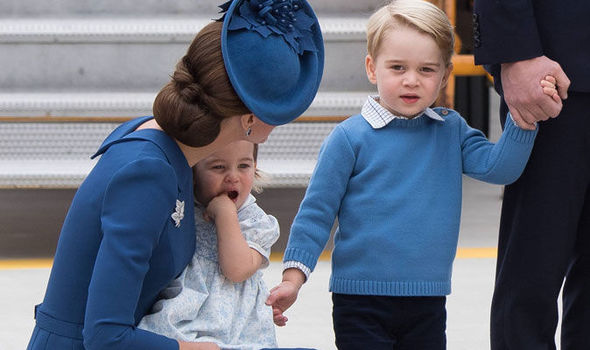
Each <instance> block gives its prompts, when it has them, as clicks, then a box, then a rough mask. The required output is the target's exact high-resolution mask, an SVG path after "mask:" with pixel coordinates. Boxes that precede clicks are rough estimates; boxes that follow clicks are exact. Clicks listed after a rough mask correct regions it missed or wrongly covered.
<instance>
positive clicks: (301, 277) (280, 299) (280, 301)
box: [266, 268, 305, 327]
mask: <svg viewBox="0 0 590 350" xmlns="http://www.w3.org/2000/svg"><path fill="white" fill-rule="evenodd" d="M304 282H305V274H304V273H303V272H301V271H300V270H298V269H294V268H292V269H287V270H285V271H284V272H283V282H281V284H279V285H278V286H276V287H274V288H273V289H271V290H270V295H269V296H268V298H267V299H266V305H270V306H272V316H273V321H274V323H275V324H276V325H277V326H279V327H282V326H284V325H286V324H287V321H288V319H287V317H286V316H285V315H284V314H283V313H284V312H285V311H287V309H288V308H289V307H291V305H293V303H295V301H296V300H297V294H298V293H299V289H301V286H302V285H303V283H304Z"/></svg>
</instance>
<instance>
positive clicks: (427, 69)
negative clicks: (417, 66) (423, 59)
mask: <svg viewBox="0 0 590 350" xmlns="http://www.w3.org/2000/svg"><path fill="white" fill-rule="evenodd" d="M422 71H423V72H427V73H431V72H434V68H431V67H424V68H422Z"/></svg>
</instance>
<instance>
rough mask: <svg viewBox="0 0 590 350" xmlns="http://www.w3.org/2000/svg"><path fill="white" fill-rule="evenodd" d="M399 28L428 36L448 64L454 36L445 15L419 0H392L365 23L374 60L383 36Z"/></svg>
mask: <svg viewBox="0 0 590 350" xmlns="http://www.w3.org/2000/svg"><path fill="white" fill-rule="evenodd" d="M398 26H409V27H411V28H414V29H416V30H418V31H419V32H421V33H425V34H428V35H430V36H431V37H432V38H433V39H434V41H435V42H436V44H437V45H438V47H439V48H440V50H441V53H442V56H443V60H444V62H445V64H446V65H447V66H448V65H450V64H451V58H452V56H453V47H454V44H455V37H454V34H453V27H452V26H451V23H450V22H449V19H448V18H447V15H446V14H445V13H444V12H443V11H442V10H441V9H439V8H438V7H436V6H435V5H433V4H431V3H429V2H427V1H422V0H392V1H391V2H390V3H389V4H388V5H385V6H383V7H381V8H380V9H378V10H377V11H376V12H375V13H374V14H373V15H372V16H371V17H370V18H369V22H368V23H367V51H368V53H369V55H370V56H371V57H373V58H374V59H375V58H376V57H377V55H378V53H379V49H380V48H381V42H382V41H383V38H384V37H385V34H386V33H387V32H388V31H389V30H391V29H394V28H396V27H398Z"/></svg>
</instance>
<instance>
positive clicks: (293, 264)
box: [283, 260, 311, 281]
mask: <svg viewBox="0 0 590 350" xmlns="http://www.w3.org/2000/svg"><path fill="white" fill-rule="evenodd" d="M287 269H298V270H300V271H301V272H303V274H304V275H305V280H306V281H307V280H308V279H309V275H310V274H311V269H310V268H309V267H307V266H305V265H303V263H301V262H299V261H295V260H290V261H285V262H284V263H283V271H285V270H287Z"/></svg>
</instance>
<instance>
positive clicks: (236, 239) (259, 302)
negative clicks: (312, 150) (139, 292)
mask: <svg viewBox="0 0 590 350" xmlns="http://www.w3.org/2000/svg"><path fill="white" fill-rule="evenodd" d="M257 150H258V145H256V144H253V143H251V142H247V141H237V142H234V143H231V144H229V145H228V146H226V147H224V148H222V149H220V150H219V151H217V152H215V153H213V154H212V155H211V156H209V157H207V158H205V159H203V160H201V161H200V162H199V163H197V165H196V166H195V167H194V168H193V169H194V179H195V221H196V236H197V248H196V251H195V255H194V256H193V259H192V261H191V262H190V263H189V265H188V266H187V268H186V269H185V270H184V271H183V273H182V274H181V275H180V277H179V278H177V279H176V280H174V281H173V282H172V284H171V285H170V286H169V287H168V288H166V289H165V290H164V291H163V292H162V294H161V297H162V298H163V299H161V300H159V301H158V302H156V304H155V305H154V307H153V310H152V312H153V313H151V314H149V315H146V316H145V317H144V318H143V319H142V320H141V322H140V324H139V328H142V329H145V330H149V331H152V332H155V333H159V334H163V335H166V336H168V337H171V338H175V339H178V340H182V341H191V342H192V341H200V342H215V343H217V344H218V345H219V346H220V347H221V348H222V349H242V350H247V349H260V348H263V347H276V340H275V331H274V324H273V319H272V310H271V308H270V307H269V306H267V305H265V300H266V298H267V296H268V290H267V288H266V285H265V284H264V281H263V280H262V269H263V268H265V267H267V266H268V263H269V260H268V259H269V255H270V248H271V246H272V245H273V243H275V242H276V240H277V239H278V238H279V225H278V223H277V220H276V219H275V218H274V217H273V216H271V215H267V214H266V213H265V212H264V211H263V210H262V209H260V207H259V206H258V205H257V204H256V199H255V198H254V196H252V194H251V193H250V192H251V190H252V186H253V183H254V179H255V177H256V175H257V174H256V154H257Z"/></svg>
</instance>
